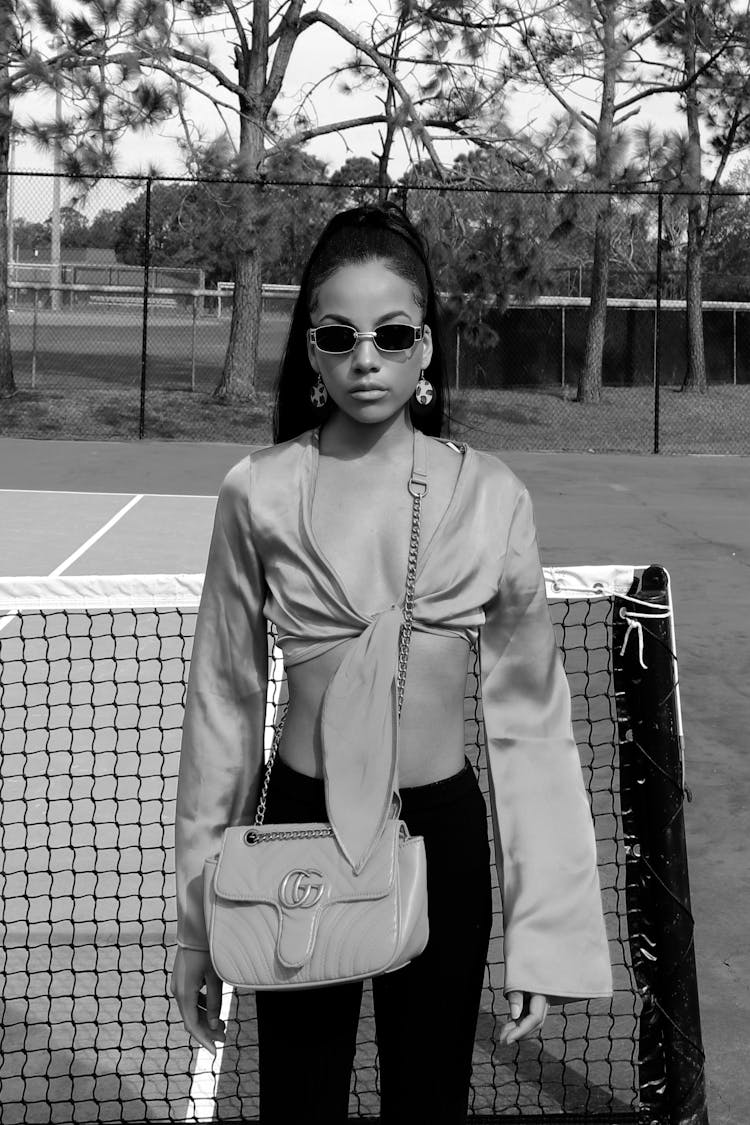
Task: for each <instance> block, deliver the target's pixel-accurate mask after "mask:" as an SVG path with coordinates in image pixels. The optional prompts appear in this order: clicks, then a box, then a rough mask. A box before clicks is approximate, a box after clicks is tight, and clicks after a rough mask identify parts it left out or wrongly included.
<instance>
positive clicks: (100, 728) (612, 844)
mask: <svg viewBox="0 0 750 1125" xmlns="http://www.w3.org/2000/svg"><path fill="white" fill-rule="evenodd" d="M649 576H650V578H649ZM660 576H661V577H660ZM546 578H547V590H548V596H549V599H550V608H551V611H552V615H553V620H554V623H555V628H556V632H557V636H558V640H559V642H560V645H561V648H562V652H563V656H564V660H565V666H566V671H567V673H568V677H569V680H570V685H571V690H572V697H573V709H574V729H575V734H576V738H577V741H578V744H579V747H580V751H581V763H582V768H583V772H584V778H585V781H586V785H587V789H588V793H589V798H590V802H591V808H592V813H593V816H594V821H595V826H596V836H597V845H598V852H599V872H600V880H601V886H602V894H603V900H604V907H605V916H606V921H607V927H608V933H609V938H610V951H611V957H612V964H613V970H614V981H615V991H614V996H613V998H612V999H611V1000H594V1001H588V1002H580V1003H575V1004H570V1005H567V1006H565V1007H564V1008H563V1009H562V1010H553V1011H552V1012H551V1014H550V1015H549V1017H548V1019H547V1023H546V1025H545V1029H544V1036H543V1039H542V1040H541V1041H540V1040H534V1041H530V1042H525V1043H523V1044H521V1045H519V1046H517V1047H514V1048H507V1047H504V1048H501V1047H500V1046H499V1045H498V1041H497V1040H498V1034H499V1031H500V1027H501V1025H502V1022H503V1021H504V1020H505V1018H507V1010H506V1004H505V1001H504V999H503V996H502V992H501V987H502V970H503V964H502V917H501V913H500V909H499V894H498V890H497V884H496V882H495V885H494V891H493V893H494V897H495V923H494V927H493V935H492V939H491V944H490V952H489V956H488V962H487V967H486V973H485V987H484V992H483V997H482V1006H481V1014H480V1019H479V1025H478V1029H477V1036H476V1043H475V1052H474V1075H473V1080H472V1088H471V1101H470V1113H471V1114H472V1115H473V1118H474V1119H476V1120H478V1121H479V1120H481V1121H492V1120H494V1119H495V1118H497V1119H498V1120H500V1119H502V1121H503V1122H506V1123H507V1122H508V1121H512V1120H514V1119H519V1120H526V1119H528V1117H529V1116H532V1117H533V1116H537V1117H539V1116H543V1117H544V1120H546V1121H555V1120H561V1121H565V1122H568V1123H572V1122H574V1121H592V1122H593V1121H609V1122H615V1121H633V1122H635V1121H639V1120H643V1119H644V1114H645V1115H647V1119H648V1120H649V1121H659V1120H664V1121H666V1120H682V1118H680V1117H676V1116H674V1114H675V1112H676V1110H675V1106H677V1107H678V1109H679V1107H680V1106H685V1105H687V1104H688V1102H689V1101H690V1099H695V1098H696V1097H698V1098H703V1085H702V1051H701V1046H700V1026H699V1020H698V1011H697V995H696V990H695V982H694V964H693V963H692V950H691V946H690V939H691V931H690V932H689V933H688V930H689V923H691V922H692V919H690V915H689V891H688V888H687V869H686V861H685V858H684V847H682V845H681V844H680V839H678V838H676V837H675V834H674V826H675V824H676V823H677V822H678V821H679V822H680V823H681V818H680V817H678V816H677V815H676V813H675V810H674V809H673V808H672V807H671V806H670V802H672V803H674V802H675V801H678V805H679V803H680V802H681V800H682V794H683V789H684V786H683V777H682V757H681V730H680V725H679V722H680V721H679V699H678V694H677V692H678V687H677V680H676V664H675V660H674V630H673V624H672V617H671V607H670V602H669V588H668V580H667V577H666V575H665V572H664V571H661V570H660V569H659V568H653V567H652V568H649V569H648V570H645V569H644V568H633V567H601V568H600V567H581V568H566V569H562V568H551V569H549V570H547V571H546ZM201 582H202V576H200V575H198V576H142V577H113V578H70V579H68V578H57V579H36V578H32V579H2V580H0V770H1V776H0V801H1V802H2V824H1V837H0V845H1V852H0V863H1V865H2V866H1V868H0V890H1V891H2V901H1V904H0V939H1V941H0V949H1V952H0V988H1V989H2V996H1V1000H2V1009H3V1018H2V1031H1V1032H0V1036H1V1039H0V1049H1V1054H2V1058H1V1059H0V1122H2V1123H3V1125H11V1123H13V1125H15V1123H17V1122H19V1123H20V1122H34V1123H36V1122H40V1123H42V1122H44V1123H46V1122H71V1121H74V1122H81V1123H88V1122H101V1121H129V1122H162V1121H192V1122H196V1121H208V1120H219V1121H227V1122H228V1121H240V1120H253V1119H255V1118H257V1113H258V1096H257V1095H258V1090H257V1036H256V1024H255V1016H254V1003H253V997H252V995H250V994H234V993H232V991H231V990H229V989H225V995H224V1011H225V1014H226V1016H227V1018H228V1023H229V1028H228V1030H229V1034H228V1037H227V1045H226V1046H225V1047H224V1048H223V1050H221V1051H220V1052H219V1055H218V1057H217V1060H216V1063H215V1064H213V1065H212V1064H211V1060H210V1056H208V1055H207V1053H206V1052H204V1051H203V1050H197V1049H194V1048H193V1047H191V1045H190V1044H189V1043H188V1040H187V1036H186V1033H185V1031H184V1029H183V1027H182V1024H181V1020H180V1017H179V1013H178V1011H177V1008H176V1005H175V1003H174V1001H173V1000H172V999H171V997H170V994H169V987H168V985H169V973H170V969H171V962H172V958H173V952H174V950H173V940H174V929H175V908H174V897H173V881H174V862H173V819H174V800H175V790H176V778H177V772H178V764H179V744H180V729H181V723H182V715H183V702H184V691H185V684H186V680H187V673H188V669H189V662H190V652H191V644H192V636H193V631H194V625H195V617H196V612H197V606H198V602H199V598H200V592H201ZM649 582H650V583H651V585H649ZM654 591H656V595H654ZM644 665H645V666H646V667H644ZM269 668H270V686H269V702H268V709H267V732H266V733H267V736H268V738H269V741H270V734H271V728H272V722H273V716H274V710H275V706H276V704H277V702H278V700H279V698H280V694H281V693H282V691H283V668H282V664H281V660H280V653H279V652H278V650H277V649H276V648H275V646H274V643H273V635H272V633H271V632H270V631H269ZM665 677H666V679H665ZM665 683H666V684H667V690H665ZM665 700H666V703H665ZM665 706H666V707H667V712H668V713H666V712H665V714H662V712H664V707H665ZM665 716H666V717H665ZM465 730H466V750H467V756H468V757H469V759H470V761H471V762H472V763H473V765H474V766H475V768H476V769H477V772H478V774H479V778H480V784H481V786H482V787H483V790H484V791H485V792H486V791H487V776H486V768H485V764H484V761H483V754H482V740H483V729H482V713H481V695H480V691H479V680H478V664H477V662H476V659H475V661H474V664H473V667H472V669H471V671H470V674H469V677H468V681H467V691H466V701H465ZM654 731H658V732H660V733H657V734H656V735H654ZM670 755H671V757H670ZM675 755H676V757H675ZM653 763H656V764H655V765H653ZM644 770H645V771H646V774H647V776H646V778H645V781H646V783H647V787H648V793H649V797H648V802H649V803H647V804H646V805H645V806H644V805H643V802H642V800H641V797H640V794H641V793H642V792H643V790H644V777H643V776H642V774H643V772H644ZM665 779H666V780H665ZM625 784H626V785H627V789H625V788H624V785H625ZM655 810H656V812H655ZM677 811H678V812H679V811H680V810H679V808H678V810H677ZM662 814H663V815H662ZM654 817H656V820H655V819H654ZM664 817H666V818H667V819H668V821H669V833H671V835H670V839H669V841H668V846H669V849H670V851H669V854H668V855H666V858H665V857H664V856H663V855H662V852H664V833H663V832H661V833H658V832H657V834H656V835H654V837H653V839H652V838H651V835H650V833H651V834H652V835H653V833H654V832H656V829H657V828H659V826H660V825H661V822H662V820H663V819H664ZM683 844H684V841H683ZM681 847H682V851H681V850H680V849H681ZM660 865H661V866H660ZM675 870H676V871H677V872H678V876H679V877H678V878H677V883H675V881H674V876H673V874H670V872H672V873H673V872H674V871H675ZM493 872H494V868H493ZM493 879H494V874H493ZM669 879H672V882H671V883H670V884H669V886H667V883H668V882H669ZM665 887H666V891H665V890H664V888H665ZM665 894H667V895H668V896H669V897H668V898H667V899H666V900H665V899H664V895H665ZM660 895H661V896H662V897H661V898H660V897H659V896H660ZM673 902H674V903H675V904H677V905H676V906H675V908H674V911H673V913H675V916H676V918H677V923H678V924H676V928H675V925H673V926H672V929H671V931H670V934H671V936H669V935H667V937H665V936H664V933H663V932H662V930H661V929H659V927H660V925H661V922H660V920H659V915H660V913H661V914H664V911H665V910H666V912H667V914H669V907H670V904H672V903H673ZM688 920H689V921H688ZM680 927H681V928H680ZM675 973H678V976H677V977H676V976H675ZM691 974H692V975H691ZM675 980H678V981H679V982H680V989H681V990H682V993H684V996H683V997H682V1000H680V1002H679V1003H678V1004H677V1007H675V1005H674V1003H673V1001H672V1000H670V996H671V995H672V994H673V993H674V991H675V989H674V984H675ZM663 981H667V982H668V985H667V986H664V987H662V982H663ZM435 987H436V988H439V987H440V983H439V981H436V982H435ZM682 993H681V995H682ZM670 1005H671V1006H670ZM410 1018H412V1019H414V1022H415V1028H414V1033H415V1035H418V1034H419V1014H418V1013H415V1014H413V1015H412V1016H411V1017H410ZM674 1027H677V1028H678V1029H679V1050H674V1049H673V1046H674V1045H673V1044H671V1039H670V1036H673V1035H674V1031H673V1029H674ZM670 1029H672V1030H670ZM686 1044H688V1047H687V1048H686V1046H685V1045H686ZM675 1058H677V1062H675ZM377 1090H378V1066H377V1047H376V1042H375V1034H374V1019H373V1013H372V1003H371V996H370V994H369V992H368V990H367V989H366V991H365V999H364V1003H363V1009H362V1017H361V1020H360V1028H359V1039H358V1048H357V1057H356V1064H355V1070H354V1074H353V1079H352V1086H351V1098H350V1116H351V1118H353V1119H362V1118H365V1119H367V1118H369V1119H376V1118H377V1114H378V1094H377ZM696 1091H697V1093H696ZM293 1097H294V1088H293V1083H290V1120H299V1121H304V1107H303V1106H295V1105H294V1102H293ZM691 1104H692V1103H691ZM702 1104H703V1105H705V1102H704V1101H703V1103H702ZM670 1115H671V1116H670ZM686 1120H687V1118H686ZM695 1120H698V1118H697V1117H696V1118H695Z"/></svg>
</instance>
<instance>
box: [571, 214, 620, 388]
mask: <svg viewBox="0 0 750 1125" xmlns="http://www.w3.org/2000/svg"><path fill="white" fill-rule="evenodd" d="M611 231H612V197H611V196H610V195H604V196H599V197H598V208H597V215H596V232H595V235H594V260H593V264H592V267H591V304H590V305H589V318H588V323H587V325H586V349H585V352H584V359H583V368H582V369H581V374H580V376H579V378H578V394H577V396H576V400H577V401H578V402H599V401H600V400H601V397H602V360H603V357H604V333H605V331H606V328H607V291H608V289H609V252H610V243H611Z"/></svg>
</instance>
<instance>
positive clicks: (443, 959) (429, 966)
mask: <svg viewBox="0 0 750 1125" xmlns="http://www.w3.org/2000/svg"><path fill="white" fill-rule="evenodd" d="M401 817H402V819H403V820H405V821H406V824H407V825H408V828H409V831H410V832H411V833H412V835H415V836H417V835H418V836H423V837H424V840H425V850H426V853H427V889H428V911H429V919H430V939H429V942H428V944H427V947H426V949H425V951H424V952H423V953H422V954H421V956H419V957H417V958H416V959H415V960H414V961H412V962H411V963H410V964H409V965H406V966H405V967H404V968H403V969H398V970H396V971H395V972H392V973H387V974H384V975H383V976H379V977H375V978H374V979H373V1002H374V1008H375V1028H376V1036H377V1043H378V1055H379V1060H380V1114H381V1116H380V1120H381V1122H383V1125H401V1123H403V1125H407V1123H409V1125H421V1123H424V1125H458V1123H460V1122H464V1121H465V1120H466V1115H467V1106H468V1096H469V1082H470V1078H471V1059H472V1051H473V1045H474V1035H475V1032H476V1024H477V1017H478V1014H479V1002H480V996H481V990H482V981H483V977H484V967H485V961H486V957H487V946H488V943H489V935H490V925H491V921H492V903H491V890H490V862H489V860H490V855H489V844H488V839H487V813H486V807H485V803H484V798H483V796H482V794H481V792H480V791H479V787H478V785H477V782H476V778H475V775H474V771H473V769H472V768H471V766H470V765H469V763H468V762H467V763H466V766H465V768H464V769H463V771H462V772H461V773H459V774H457V775H456V776H455V777H450V778H447V779H446V780H444V781H438V782H435V783H434V784H431V785H422V786H418V787H415V788H411V789H402V790H401ZM306 820H310V821H315V820H327V813H326V808H325V798H324V790H323V782H322V781H320V780H316V779H315V778H310V777H306V776H304V775H302V774H299V773H297V772H296V771H295V770H292V769H290V768H289V767H288V766H286V765H285V764H284V763H283V762H281V761H280V760H279V759H277V761H276V763H275V764H274V768H273V772H272V775H271V785H270V790H269V797H268V806H267V812H266V823H279V822H282V821H288V822H292V823H297V822H301V821H306ZM361 997H362V985H361V983H354V984H342V985H335V986H331V987H327V988H314V989H300V990H298V991H292V992H259V993H257V995H256V1002H257V1011H258V1039H259V1053H260V1119H261V1125H280V1123H282V1122H283V1123H284V1125H292V1123H295V1125H296V1123H298V1122H299V1123H300V1125H301V1123H302V1122H304V1123H305V1125H323V1123H325V1125H336V1123H338V1122H345V1121H346V1120H347V1119H348V1105H349V1086H350V1080H351V1072H352V1066H353V1062H354V1053H355V1047H356V1037H357V1024H358V1020H359V1009H360V1002H361Z"/></svg>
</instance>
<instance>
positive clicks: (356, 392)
mask: <svg viewBox="0 0 750 1125" xmlns="http://www.w3.org/2000/svg"><path fill="white" fill-rule="evenodd" d="M387 393H388V392H387V391H386V389H385V387H378V386H367V387H353V388H352V390H351V391H349V394H350V395H351V396H352V397H353V398H360V399H364V400H365V401H375V399H378V398H382V397H383V395H385V394H387Z"/></svg>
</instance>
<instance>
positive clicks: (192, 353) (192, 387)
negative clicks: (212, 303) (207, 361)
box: [190, 293, 198, 391]
mask: <svg viewBox="0 0 750 1125" xmlns="http://www.w3.org/2000/svg"><path fill="white" fill-rule="evenodd" d="M197 320H198V298H197V297H196V295H195V293H193V330H192V333H191V336H190V390H191V391H194V390H195V338H196V327H197Z"/></svg>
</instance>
